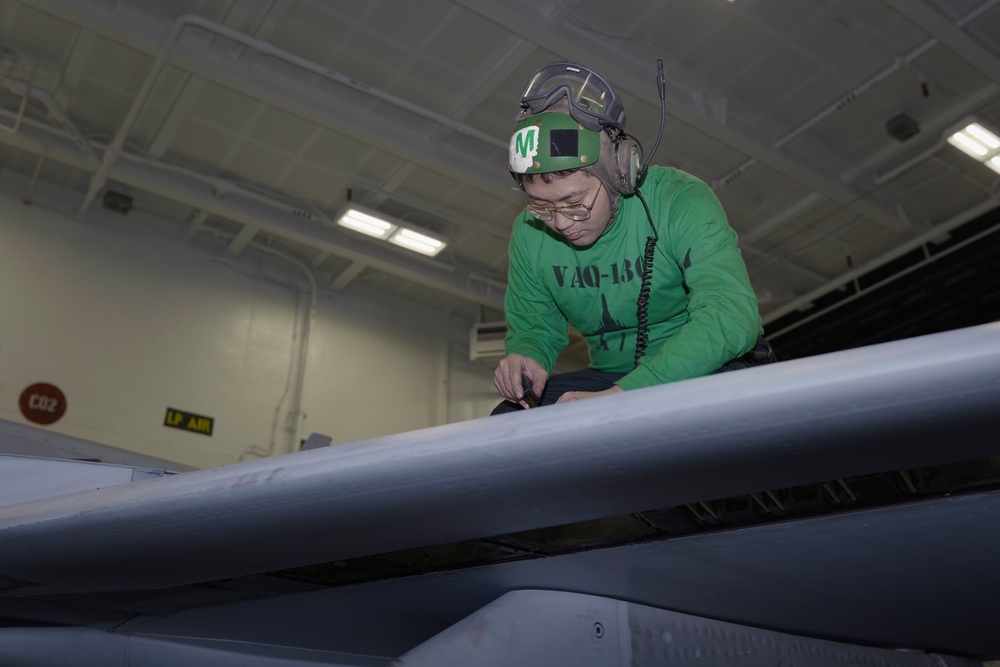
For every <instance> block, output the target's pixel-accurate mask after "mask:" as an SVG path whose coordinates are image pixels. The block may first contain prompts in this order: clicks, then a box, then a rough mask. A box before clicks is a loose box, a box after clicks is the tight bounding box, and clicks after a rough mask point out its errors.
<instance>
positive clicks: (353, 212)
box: [337, 206, 399, 239]
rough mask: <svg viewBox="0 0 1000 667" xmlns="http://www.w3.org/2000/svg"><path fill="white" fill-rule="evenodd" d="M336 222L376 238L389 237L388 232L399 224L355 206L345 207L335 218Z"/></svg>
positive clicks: (394, 229) (395, 228)
mask: <svg viewBox="0 0 1000 667" xmlns="http://www.w3.org/2000/svg"><path fill="white" fill-rule="evenodd" d="M337 224H338V225H340V226H341V227H347V228H348V229H353V230H354V231H356V232H361V233H362V234H367V235H368V236H374V237H375V238H377V239H386V238H389V235H390V234H392V233H393V232H394V231H396V230H397V229H399V225H396V224H393V223H391V222H389V221H388V220H386V219H385V218H384V217H382V215H381V214H379V213H375V211H362V210H361V209H359V208H358V207H356V206H348V207H347V208H345V209H344V211H343V212H342V213H341V214H340V217H339V218H337Z"/></svg>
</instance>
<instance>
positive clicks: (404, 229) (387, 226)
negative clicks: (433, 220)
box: [337, 204, 448, 257]
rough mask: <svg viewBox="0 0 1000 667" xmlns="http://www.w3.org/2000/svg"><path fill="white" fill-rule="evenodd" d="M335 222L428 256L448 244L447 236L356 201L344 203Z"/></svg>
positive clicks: (436, 252) (431, 255)
mask: <svg viewBox="0 0 1000 667" xmlns="http://www.w3.org/2000/svg"><path fill="white" fill-rule="evenodd" d="M337 224H338V225H340V226H342V227H347V228H348V229H353V230H354V231H356V232H361V233H362V234H367V235H368V236H373V237H375V238H377V239H382V240H383V241H389V242H390V243H393V244H395V245H398V246H400V247H403V248H406V249H407V250H412V251H413V252H418V253H420V254H422V255H427V256H428V257H433V256H434V255H436V254H438V253H439V252H441V251H442V250H444V247H445V246H446V245H448V242H447V240H446V239H444V238H443V237H441V236H438V235H437V234H433V233H432V232H428V231H425V230H423V229H420V228H419V227H415V226H414V225H411V224H409V223H405V222H403V221H402V220H396V219H395V218H392V217H391V216H388V215H385V214H384V213H379V212H378V211H375V210H373V209H370V208H365V207H364V206H357V205H356V204H351V205H349V206H347V208H345V209H344V210H343V211H342V212H341V214H340V217H338V218H337Z"/></svg>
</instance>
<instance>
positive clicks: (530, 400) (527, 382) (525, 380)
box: [521, 373, 540, 408]
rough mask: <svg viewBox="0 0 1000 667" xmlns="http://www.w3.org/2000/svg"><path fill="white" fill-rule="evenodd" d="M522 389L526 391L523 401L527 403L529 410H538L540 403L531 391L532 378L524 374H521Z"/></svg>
mask: <svg viewBox="0 0 1000 667" xmlns="http://www.w3.org/2000/svg"><path fill="white" fill-rule="evenodd" d="M521 388H522V389H523V390H524V396H522V397H521V400H522V401H524V402H525V403H527V404H528V407H529V408H537V407H538V404H539V402H540V401H539V400H538V397H537V396H535V392H534V391H533V390H532V389H531V378H529V377H528V376H527V375H525V374H524V373H522V374H521Z"/></svg>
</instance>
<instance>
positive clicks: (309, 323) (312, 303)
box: [250, 243, 319, 456]
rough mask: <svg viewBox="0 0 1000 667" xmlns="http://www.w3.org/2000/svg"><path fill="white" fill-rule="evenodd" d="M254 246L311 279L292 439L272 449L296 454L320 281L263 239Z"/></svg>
mask: <svg viewBox="0 0 1000 667" xmlns="http://www.w3.org/2000/svg"><path fill="white" fill-rule="evenodd" d="M250 247H251V248H253V249H254V250H257V251H259V252H262V253H264V254H267V255H271V256H272V257H277V258H279V259H282V260H284V261H286V262H288V263H289V264H292V265H294V266H296V267H298V268H299V269H301V270H302V273H304V274H305V276H306V279H307V280H308V281H309V312H308V313H307V315H306V317H305V318H304V324H303V327H302V336H301V340H300V341H299V349H298V358H297V359H296V362H295V368H294V373H295V380H294V382H292V395H291V400H290V403H289V408H288V413H287V415H286V417H285V426H286V430H287V432H288V443H287V445H286V447H285V451H283V452H276V451H274V450H275V443H274V442H273V441H272V443H271V452H270V454H271V455H272V456H273V455H275V454H286V453H287V454H292V453H294V452H297V451H299V439H300V435H301V431H302V424H303V422H304V421H305V418H306V415H305V413H304V412H303V411H302V397H303V396H304V395H305V385H306V368H307V367H308V366H309V339H310V337H311V335H312V329H313V327H314V326H315V324H316V310H317V303H316V300H317V293H318V292H319V288H318V287H317V285H316V278H315V276H313V273H312V271H310V270H309V267H308V266H306V265H305V264H303V263H302V262H300V261H299V260H297V259H295V258H294V257H291V256H289V255H286V254H285V253H283V252H281V251H279V250H275V249H274V248H270V247H268V246H265V245H261V244H259V243H251V244H250Z"/></svg>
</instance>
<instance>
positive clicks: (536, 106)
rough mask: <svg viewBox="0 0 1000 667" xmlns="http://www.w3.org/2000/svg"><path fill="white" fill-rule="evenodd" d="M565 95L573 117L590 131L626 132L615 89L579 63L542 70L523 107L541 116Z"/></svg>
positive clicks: (534, 78) (530, 83)
mask: <svg viewBox="0 0 1000 667" xmlns="http://www.w3.org/2000/svg"><path fill="white" fill-rule="evenodd" d="M563 96H565V97H566V99H567V100H568V101H569V115H570V116H572V117H573V118H574V119H575V120H576V121H577V122H578V123H580V124H581V125H583V126H584V127H585V128H587V129H588V130H593V131H594V132H599V131H600V130H602V129H603V128H605V127H615V128H618V129H620V130H624V129H625V109H624V108H623V107H622V103H621V100H619V99H618V95H616V94H615V91H614V89H613V88H612V87H611V86H610V85H608V82H607V81H605V80H604V79H602V78H601V76H600V75H599V74H597V73H596V72H592V71H591V70H589V69H587V68H586V67H584V66H583V65H578V64H576V63H571V62H555V63H550V64H548V65H545V66H544V67H541V68H540V69H539V70H538V71H536V72H535V73H534V74H533V75H532V76H531V79H530V80H529V81H528V87H527V88H526V89H525V91H524V94H523V95H521V106H522V107H523V108H524V109H527V110H528V111H530V112H531V113H532V114H537V113H541V112H542V111H545V110H546V109H548V108H549V107H550V106H552V105H553V104H554V103H555V102H557V101H558V100H559V98H560V97H563Z"/></svg>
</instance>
